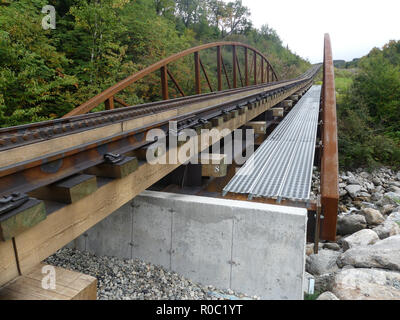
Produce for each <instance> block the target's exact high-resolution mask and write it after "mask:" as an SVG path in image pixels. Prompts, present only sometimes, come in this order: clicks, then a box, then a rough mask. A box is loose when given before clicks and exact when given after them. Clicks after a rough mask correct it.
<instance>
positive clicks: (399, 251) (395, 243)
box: [337, 235, 400, 271]
mask: <svg viewBox="0 0 400 320" xmlns="http://www.w3.org/2000/svg"><path fill="white" fill-rule="evenodd" d="M337 263H338V265H339V266H341V267H342V266H345V265H351V266H354V267H356V268H382V269H388V270H395V271H400V235H397V236H393V237H390V238H387V239H385V240H381V241H378V242H377V243H375V244H374V245H370V246H365V247H356V248H352V249H349V250H347V251H346V252H345V253H343V254H342V255H341V256H340V257H339V258H338V260H337Z"/></svg>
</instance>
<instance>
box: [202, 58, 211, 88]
mask: <svg viewBox="0 0 400 320" xmlns="http://www.w3.org/2000/svg"><path fill="white" fill-rule="evenodd" d="M199 60H200V66H201V70H203V74H204V77H205V78H206V81H207V85H208V88H209V89H210V91H211V92H214V90H213V88H212V85H211V82H210V79H209V78H208V74H207V70H206V68H205V67H204V65H203V62H202V61H201V59H199Z"/></svg>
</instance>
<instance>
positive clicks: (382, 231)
mask: <svg viewBox="0 0 400 320" xmlns="http://www.w3.org/2000/svg"><path fill="white" fill-rule="evenodd" d="M373 231H374V232H376V234H377V235H378V237H379V239H381V240H383V239H386V238H389V237H392V236H396V235H398V234H400V225H399V224H397V223H396V222H394V221H392V220H389V218H388V219H387V220H386V221H385V222H384V223H383V224H381V225H380V226H378V227H376V228H374V229H373Z"/></svg>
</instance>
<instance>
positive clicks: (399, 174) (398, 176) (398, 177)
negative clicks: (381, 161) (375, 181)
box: [396, 171, 400, 181]
mask: <svg viewBox="0 0 400 320" xmlns="http://www.w3.org/2000/svg"><path fill="white" fill-rule="evenodd" d="M396 179H397V180H399V181H400V171H399V172H397V175H396Z"/></svg>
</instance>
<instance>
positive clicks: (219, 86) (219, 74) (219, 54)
mask: <svg viewBox="0 0 400 320" xmlns="http://www.w3.org/2000/svg"><path fill="white" fill-rule="evenodd" d="M217 69H218V91H222V52H221V46H218V47H217Z"/></svg>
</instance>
